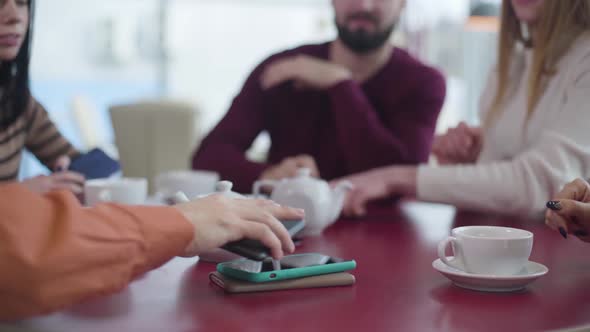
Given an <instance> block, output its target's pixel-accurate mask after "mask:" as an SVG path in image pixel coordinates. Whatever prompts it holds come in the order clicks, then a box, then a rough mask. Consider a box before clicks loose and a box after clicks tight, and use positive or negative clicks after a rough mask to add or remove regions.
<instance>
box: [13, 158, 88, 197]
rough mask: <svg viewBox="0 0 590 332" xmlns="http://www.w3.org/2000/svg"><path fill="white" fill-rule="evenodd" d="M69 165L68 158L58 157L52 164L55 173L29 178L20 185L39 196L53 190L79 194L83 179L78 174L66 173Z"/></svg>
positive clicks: (82, 186) (81, 189)
mask: <svg viewBox="0 0 590 332" xmlns="http://www.w3.org/2000/svg"><path fill="white" fill-rule="evenodd" d="M69 165H70V158H69V157H67V156H62V157H59V158H58V159H57V161H56V162H55V164H54V171H55V173H53V174H50V175H39V176H36V177H33V178H29V179H26V180H23V181H22V184H23V185H24V186H26V187H27V188H28V189H29V190H31V191H34V192H38V193H41V194H44V193H47V192H50V191H55V190H69V191H71V192H73V193H74V194H81V193H82V191H83V188H84V181H85V178H84V176H83V175H81V174H79V173H76V172H70V171H67V169H68V167H69Z"/></svg>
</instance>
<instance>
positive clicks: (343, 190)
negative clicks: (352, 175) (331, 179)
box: [330, 181, 354, 220]
mask: <svg viewBox="0 0 590 332" xmlns="http://www.w3.org/2000/svg"><path fill="white" fill-rule="evenodd" d="M353 187H354V186H353V185H352V183H351V182H350V181H342V182H339V183H338V184H337V185H336V186H335V187H334V189H332V211H331V213H330V219H331V220H336V219H337V218H338V217H340V213H341V212H342V208H343V206H344V200H345V199H346V194H347V193H348V192H349V191H350V190H352V188H353Z"/></svg>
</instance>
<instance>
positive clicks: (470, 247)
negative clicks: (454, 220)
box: [438, 226, 533, 275]
mask: <svg viewBox="0 0 590 332" xmlns="http://www.w3.org/2000/svg"><path fill="white" fill-rule="evenodd" d="M451 234H452V236H449V237H448V238H446V239H445V240H443V241H441V242H440V244H439V245H438V256H439V258H440V260H441V261H442V262H443V263H445V264H447V265H448V266H450V267H453V268H455V269H459V270H463V271H465V272H468V273H473V274H486V275H514V274H517V273H519V272H520V271H522V269H523V268H524V266H525V264H526V263H527V262H528V259H529V256H530V255H531V251H532V249H533V233H531V232H528V231H525V230H522V229H517V228H510V227H497V226H466V227H459V228H455V229H453V231H452V233H451ZM449 243H450V244H452V248H453V253H454V256H455V259H453V260H448V259H447V257H446V254H445V251H446V248H447V246H448V245H449Z"/></svg>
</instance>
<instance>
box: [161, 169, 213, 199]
mask: <svg viewBox="0 0 590 332" xmlns="http://www.w3.org/2000/svg"><path fill="white" fill-rule="evenodd" d="M218 181H219V174H217V173H215V172H208V171H171V172H166V173H162V174H159V175H158V176H156V179H155V181H154V184H155V189H156V193H158V194H161V195H164V196H171V195H174V193H177V192H179V191H180V192H183V193H184V194H185V195H186V196H187V197H188V198H189V199H194V198H196V197H198V196H202V195H206V194H210V193H212V192H214V191H215V185H216V184H217V182H218Z"/></svg>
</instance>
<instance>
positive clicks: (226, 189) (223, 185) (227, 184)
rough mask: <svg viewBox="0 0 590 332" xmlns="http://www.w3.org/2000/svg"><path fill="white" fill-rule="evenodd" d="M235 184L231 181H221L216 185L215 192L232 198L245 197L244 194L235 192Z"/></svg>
mask: <svg viewBox="0 0 590 332" xmlns="http://www.w3.org/2000/svg"><path fill="white" fill-rule="evenodd" d="M233 186H234V184H233V183H232V182H231V181H219V182H217V184H216V185H215V192H216V193H218V194H222V195H225V196H227V197H230V198H245V197H244V196H243V195H240V194H238V193H236V192H233V191H232V188H233Z"/></svg>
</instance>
